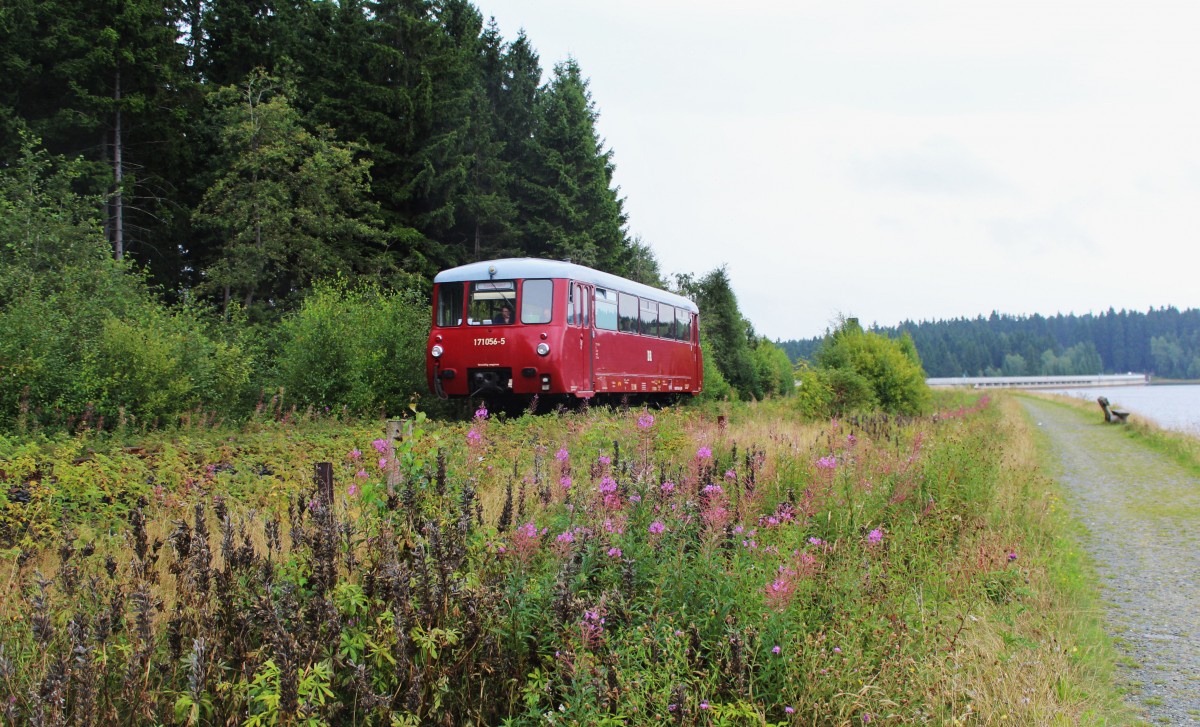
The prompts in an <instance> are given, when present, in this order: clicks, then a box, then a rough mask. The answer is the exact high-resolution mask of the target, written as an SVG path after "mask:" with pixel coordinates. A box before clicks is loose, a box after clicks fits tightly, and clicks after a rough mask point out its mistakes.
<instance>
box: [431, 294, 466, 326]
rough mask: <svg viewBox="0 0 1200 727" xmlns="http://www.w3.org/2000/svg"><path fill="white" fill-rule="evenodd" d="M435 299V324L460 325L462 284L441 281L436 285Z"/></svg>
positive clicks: (461, 317)
mask: <svg viewBox="0 0 1200 727" xmlns="http://www.w3.org/2000/svg"><path fill="white" fill-rule="evenodd" d="M437 299H438V305H437V324H438V325H439V326H442V327H446V326H460V325H462V319H463V284H462V283H442V284H441V285H439V286H438V294H437Z"/></svg>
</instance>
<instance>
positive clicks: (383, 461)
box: [379, 457, 387, 469]
mask: <svg viewBox="0 0 1200 727" xmlns="http://www.w3.org/2000/svg"><path fill="white" fill-rule="evenodd" d="M384 467H387V457H380V458H379V469H383V468H384Z"/></svg>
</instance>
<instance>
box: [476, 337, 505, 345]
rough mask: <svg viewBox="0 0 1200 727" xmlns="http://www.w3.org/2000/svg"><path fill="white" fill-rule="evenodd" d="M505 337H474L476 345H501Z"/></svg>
mask: <svg viewBox="0 0 1200 727" xmlns="http://www.w3.org/2000/svg"><path fill="white" fill-rule="evenodd" d="M504 341H505V339H503V338H476V339H475V345H476V346H503V345H504Z"/></svg>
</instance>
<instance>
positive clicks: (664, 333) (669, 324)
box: [658, 303, 675, 338]
mask: <svg viewBox="0 0 1200 727" xmlns="http://www.w3.org/2000/svg"><path fill="white" fill-rule="evenodd" d="M658 337H659V338H674V337H675V306H673V305H667V304H666V303H660V304H659V305H658Z"/></svg>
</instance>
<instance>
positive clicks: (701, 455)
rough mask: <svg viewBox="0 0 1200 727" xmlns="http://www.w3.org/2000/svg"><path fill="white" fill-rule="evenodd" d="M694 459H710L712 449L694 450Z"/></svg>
mask: <svg viewBox="0 0 1200 727" xmlns="http://www.w3.org/2000/svg"><path fill="white" fill-rule="evenodd" d="M696 459H712V449H710V448H708V447H701V448H699V449H697V450H696Z"/></svg>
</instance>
